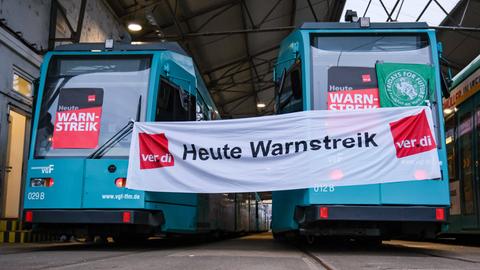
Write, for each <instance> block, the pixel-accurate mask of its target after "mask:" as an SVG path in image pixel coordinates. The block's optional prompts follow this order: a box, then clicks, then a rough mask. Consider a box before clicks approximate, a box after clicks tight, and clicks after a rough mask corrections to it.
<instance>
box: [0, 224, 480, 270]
mask: <svg viewBox="0 0 480 270" xmlns="http://www.w3.org/2000/svg"><path fill="white" fill-rule="evenodd" d="M0 269H196V270H201V269H209V270H210V269H248V270H253V269H295V270H297V269H298V270H301V269H308V270H313V269H480V244H479V245H478V246H464V245H460V244H451V243H448V244H445V243H429V242H408V241H386V242H383V244H382V245H381V246H378V247H370V248H368V247H364V246H361V245H358V244H351V243H332V242H328V243H323V244H322V243H320V244H316V245H314V246H306V245H293V244H289V243H278V242H275V241H274V240H273V239H272V237H271V235H270V234H268V233H264V234H256V235H250V236H245V237H241V238H236V239H227V240H222V241H215V242H195V241H185V240H178V239H176V240H151V241H149V242H147V243H144V244H141V245H115V244H106V245H88V244H81V243H66V244H63V243H50V244H3V245H0Z"/></svg>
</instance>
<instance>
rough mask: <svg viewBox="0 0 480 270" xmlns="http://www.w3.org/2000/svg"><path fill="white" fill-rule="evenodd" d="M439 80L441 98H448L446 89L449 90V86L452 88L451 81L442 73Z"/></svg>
mask: <svg viewBox="0 0 480 270" xmlns="http://www.w3.org/2000/svg"><path fill="white" fill-rule="evenodd" d="M440 79H441V81H442V96H443V97H444V98H449V97H450V91H449V90H448V89H449V88H450V86H452V79H450V78H448V77H447V76H445V75H444V74H443V72H440Z"/></svg>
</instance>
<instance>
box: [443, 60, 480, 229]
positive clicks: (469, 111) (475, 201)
mask: <svg viewBox="0 0 480 270" xmlns="http://www.w3.org/2000/svg"><path fill="white" fill-rule="evenodd" d="M478 90H480V56H478V57H477V58H475V59H474V60H473V61H472V62H471V63H470V64H469V65H468V66H466V67H465V68H464V69H463V70H462V71H460V72H459V73H458V74H457V75H456V76H455V77H454V78H453V79H452V85H451V87H450V97H449V98H445V99H444V100H443V108H444V110H443V112H444V115H445V132H446V135H445V137H446V139H445V142H446V144H447V160H448V171H449V177H450V179H449V180H450V200H451V207H450V215H449V230H448V231H447V233H448V234H455V235H456V236H457V237H462V235H464V236H466V237H471V236H472V235H474V234H476V235H477V236H480V180H479V176H480V169H479V166H478V162H479V159H480V147H479V146H480V141H479V140H480V95H479V93H478Z"/></svg>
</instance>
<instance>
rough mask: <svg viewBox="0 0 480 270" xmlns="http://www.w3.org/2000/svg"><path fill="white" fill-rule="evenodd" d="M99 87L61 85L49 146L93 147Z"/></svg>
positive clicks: (99, 107) (97, 129)
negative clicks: (63, 86)
mask: <svg viewBox="0 0 480 270" xmlns="http://www.w3.org/2000/svg"><path fill="white" fill-rule="evenodd" d="M102 105H103V89H101V88H63V89H61V90H60V94H59V97H58V106H57V113H56V116H55V125H54V127H55V129H54V131H53V137H52V148H84V149H88V148H96V147H97V146H98V138H99V134H100V122H101V116H102Z"/></svg>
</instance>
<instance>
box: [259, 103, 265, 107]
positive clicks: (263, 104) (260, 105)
mask: <svg viewBox="0 0 480 270" xmlns="http://www.w3.org/2000/svg"><path fill="white" fill-rule="evenodd" d="M265 107H266V105H265V103H257V108H265Z"/></svg>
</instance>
